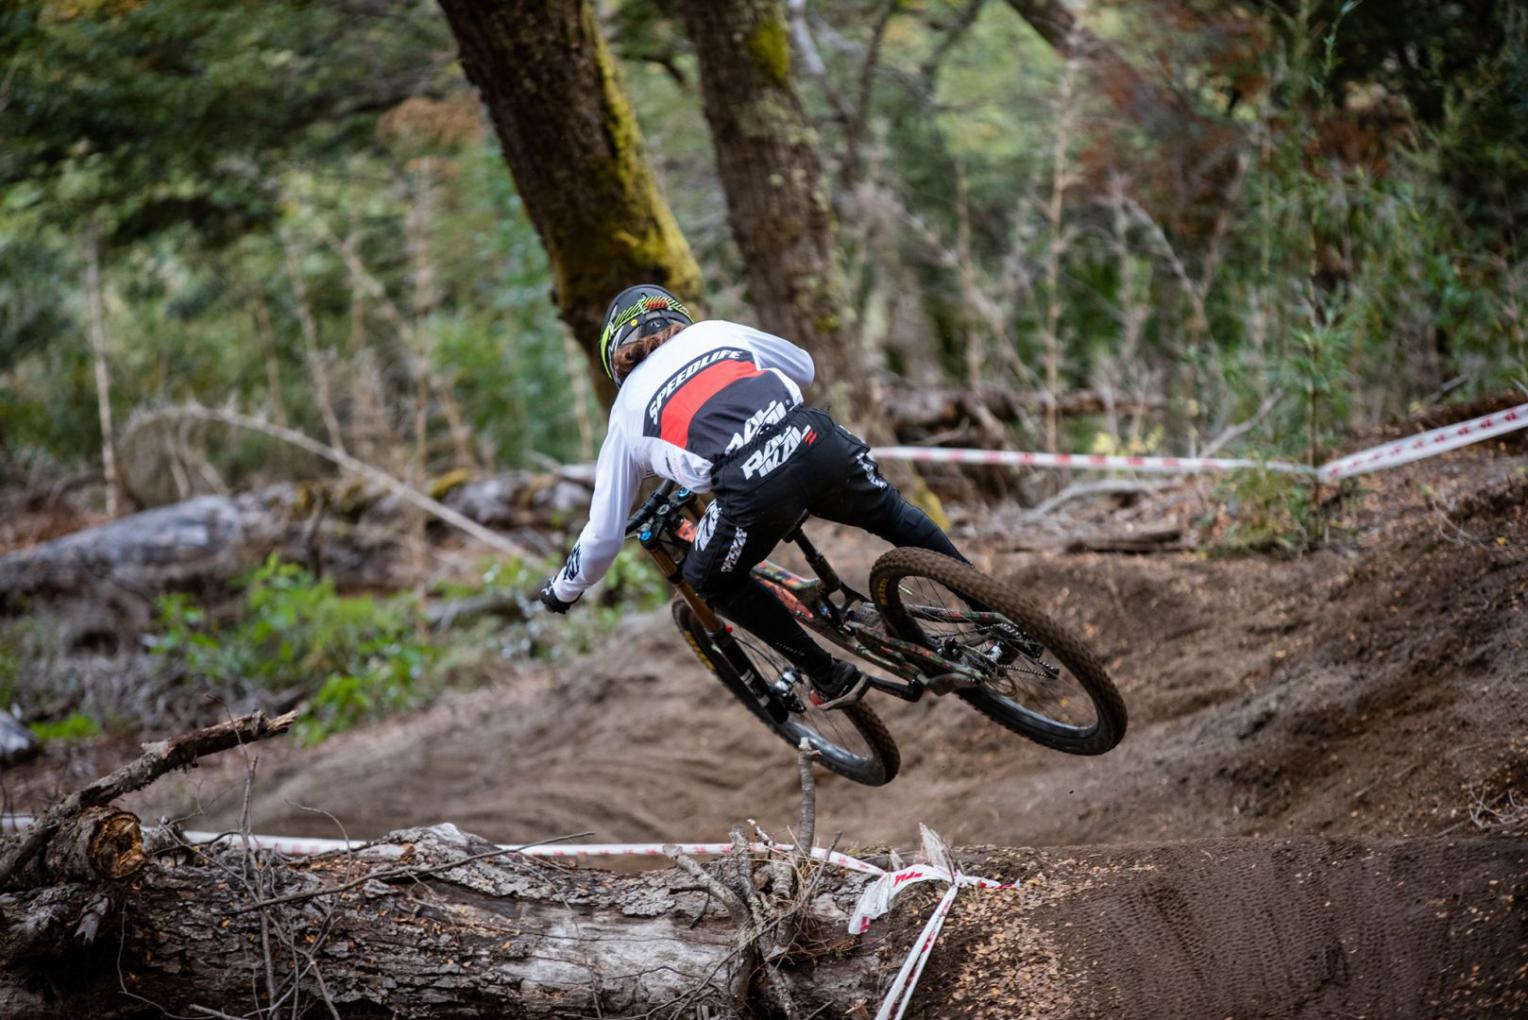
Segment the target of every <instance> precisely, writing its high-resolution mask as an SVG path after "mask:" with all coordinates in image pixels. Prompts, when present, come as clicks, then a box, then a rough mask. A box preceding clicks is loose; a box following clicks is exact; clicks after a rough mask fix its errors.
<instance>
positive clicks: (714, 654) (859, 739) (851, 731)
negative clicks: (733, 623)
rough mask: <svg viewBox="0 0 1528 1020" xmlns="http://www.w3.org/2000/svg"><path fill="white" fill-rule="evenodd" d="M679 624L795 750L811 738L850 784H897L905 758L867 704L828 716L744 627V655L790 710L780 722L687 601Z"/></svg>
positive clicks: (736, 634)
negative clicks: (785, 679) (788, 678)
mask: <svg viewBox="0 0 1528 1020" xmlns="http://www.w3.org/2000/svg"><path fill="white" fill-rule="evenodd" d="M673 612H674V623H675V624H677V625H678V627H679V632H680V633H681V634H683V635H684V637H685V640H686V641H687V642H689V645H690V648H691V649H692V650H693V651H694V652H695V655H696V657H698V658H699V659H700V661H701V663H702V664H703V665H704V666H705V667H706V668H707V669H709V670H710V671H711V672H712V673H714V674H716V677H717V679H719V680H720V681H721V682H722V685H723V686H725V687H726V688H727V690H729V691H731V692H732V695H733V696H734V697H735V698H737V699H738V700H739V701H741V702H742V703H743V704H744V705H745V706H747V708H748V710H749V711H750V712H752V713H753V715H754V718H756V719H758V720H759V721H760V722H762V723H763V724H764V725H766V726H768V727H769V728H770V729H771V730H773V731H774V732H775V733H776V734H778V735H779V737H780V738H781V739H782V740H784V741H785V742H786V743H787V744H789V745H791V747H800V746H801V738H802V737H805V738H806V739H807V740H808V741H809V742H810V744H811V746H812V747H813V748H815V749H816V750H817V751H818V753H819V754H820V755H821V757H820V759H819V760H820V761H821V762H822V764H823V765H825V766H826V767H827V768H829V769H831V770H832V771H834V772H837V773H838V774H839V775H841V776H843V777H844V778H846V779H852V780H854V781H855V782H856V783H863V784H864V785H866V786H882V785H884V784H886V783H889V782H891V781H892V779H893V778H894V777H895V776H896V774H897V770H898V769H899V768H901V767H902V756H901V755H900V754H899V753H898V751H897V745H896V743H895V742H894V741H893V740H892V739H891V733H890V732H888V731H887V729H886V726H885V724H884V723H882V722H881V720H880V717H879V716H877V715H876V714H875V712H874V711H873V710H871V708H870V707H869V706H868V705H866V704H864V703H863V702H858V703H855V704H852V705H847V706H845V707H843V708H837V709H833V710H831V711H827V712H824V711H823V710H822V709H820V708H818V707H817V706H816V705H814V704H812V701H811V699H810V698H809V697H807V691H806V690H805V689H804V688H805V685H806V681H804V680H801V681H798V682H797V683H796V684H794V685H792V686H789V687H788V689H787V684H786V683H784V682H782V680H781V678H782V677H785V676H787V675H788V674H789V675H794V674H791V673H790V664H789V663H788V662H787V661H786V660H785V658H784V657H783V656H781V655H780V653H779V652H777V651H775V650H774V649H773V648H771V647H770V646H769V645H767V644H765V643H764V640H763V639H762V638H759V637H757V636H755V635H753V634H751V633H749V632H748V631H747V630H745V629H743V628H742V627H735V628H733V631H732V637H733V640H734V641H736V642H737V645H738V651H740V652H741V653H742V656H743V657H744V658H745V659H746V660H747V662H748V664H749V665H750V666H751V667H752V668H753V670H754V672H756V673H757V674H758V675H759V676H761V677H762V678H763V679H764V682H765V683H766V684H769V685H770V686H771V687H773V688H774V689H775V690H776V697H777V700H778V701H779V703H780V705H781V706H783V708H784V709H785V711H784V712H782V713H781V714H782V715H783V716H784V719H783V720H776V719H774V718H773V717H772V716H771V715H770V713H769V711H767V710H766V709H765V708H764V707H763V706H762V705H760V704H759V703H758V701H756V700H755V699H754V696H753V694H752V692H751V691H749V689H748V687H747V685H746V684H744V682H743V679H742V677H741V676H739V675H738V670H737V667H736V666H734V665H733V663H732V662H730V661H729V660H728V657H727V656H725V655H723V654H722V653H721V651H720V650H719V649H718V648H716V646H715V643H714V642H713V641H712V639H711V636H710V635H709V634H707V633H706V631H705V628H704V627H702V626H701V625H700V624H699V622H698V621H697V620H696V619H695V614H694V613H693V612H691V611H690V607H689V605H688V604H687V603H686V602H685V601H684V600H683V599H679V600H676V601H675V602H674V604H673Z"/></svg>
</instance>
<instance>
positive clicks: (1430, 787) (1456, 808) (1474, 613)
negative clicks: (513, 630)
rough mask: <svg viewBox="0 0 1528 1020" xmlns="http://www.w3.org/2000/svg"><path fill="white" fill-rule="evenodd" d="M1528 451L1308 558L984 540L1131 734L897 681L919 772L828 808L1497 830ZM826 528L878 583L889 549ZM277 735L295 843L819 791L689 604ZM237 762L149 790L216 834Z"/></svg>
mask: <svg viewBox="0 0 1528 1020" xmlns="http://www.w3.org/2000/svg"><path fill="white" fill-rule="evenodd" d="M1522 465H1523V458H1521V457H1516V456H1514V457H1503V456H1499V455H1492V454H1491V453H1490V451H1480V452H1477V453H1476V454H1475V455H1473V456H1471V455H1467V454H1466V455H1460V456H1455V457H1452V458H1449V459H1448V460H1446V461H1435V462H1425V463H1424V464H1422V465H1417V466H1416V467H1414V468H1413V469H1412V470H1411V471H1409V472H1406V473H1404V474H1401V473H1397V474H1395V475H1389V476H1375V479H1374V480H1373V481H1370V482H1369V483H1368V489H1369V490H1370V491H1369V494H1368V495H1367V496H1366V497H1365V498H1364V499H1363V500H1360V501H1359V502H1358V504H1357V505H1356V506H1355V507H1354V509H1353V510H1351V511H1350V512H1349V518H1350V520H1349V521H1348V522H1347V525H1346V526H1348V527H1350V528H1352V529H1353V530H1352V533H1351V534H1349V535H1348V536H1347V537H1346V538H1345V539H1344V540H1343V541H1341V542H1339V543H1336V544H1334V545H1332V546H1329V547H1327V548H1325V549H1323V550H1322V551H1320V552H1318V553H1316V554H1314V555H1310V556H1306V557H1304V558H1301V559H1293V560H1289V559H1285V560H1279V559H1270V558H1265V557H1235V558H1223V559H1208V558H1201V557H1198V556H1195V555H1191V554H1170V555H1156V556H1118V555H1081V556H1078V555H1073V556H1041V555H1035V554H1008V553H1005V552H1004V551H1003V548H1002V545H1003V541H1002V539H1001V537H998V538H996V539H994V538H993V537H992V536H991V535H990V534H989V535H988V536H986V537H981V536H977V537H976V538H974V539H967V540H966V545H967V547H968V549H971V550H973V551H974V552H975V554H976V556H977V558H978V560H980V561H983V562H984V565H986V566H988V567H989V568H990V569H992V570H994V571H995V572H997V573H998V574H1000V575H1002V576H1006V577H1008V578H1010V579H1011V580H1013V581H1014V583H1016V584H1019V585H1021V586H1022V587H1025V588H1026V589H1028V590H1030V591H1031V592H1032V593H1033V594H1035V595H1036V596H1037V597H1038V598H1039V599H1040V600H1041V601H1042V602H1043V603H1045V604H1046V605H1047V607H1048V608H1049V609H1051V610H1052V611H1053V612H1055V613H1056V614H1057V615H1058V616H1060V617H1062V618H1064V619H1066V620H1068V621H1069V622H1071V623H1072V624H1073V625H1074V626H1076V627H1077V628H1078V629H1080V630H1081V631H1082V632H1083V633H1085V634H1086V635H1087V636H1088V637H1089V638H1090V639H1091V640H1092V641H1093V642H1094V643H1095V644H1096V646H1097V647H1098V649H1099V650H1100V651H1101V652H1102V654H1103V656H1104V657H1105V659H1106V660H1107V661H1108V662H1109V664H1110V667H1111V669H1112V671H1113V673H1114V674H1115V676H1116V678H1117V680H1118V682H1119V684H1120V687H1121V689H1122V691H1123V692H1124V694H1125V697H1126V700H1127V702H1128V704H1129V706H1130V711H1131V729H1130V734H1129V736H1128V737H1127V738H1126V740H1125V742H1124V743H1123V744H1122V745H1121V746H1120V747H1119V748H1118V749H1116V750H1115V751H1114V752H1111V753H1110V754H1108V755H1105V756H1103V757H1101V758H1097V759H1085V758H1073V757H1069V756H1065V755H1061V754H1057V753H1054V752H1050V751H1046V750H1044V749H1042V748H1039V747H1036V746H1033V745H1030V744H1028V743H1026V742H1024V741H1022V740H1020V739H1017V738H1015V737H1013V736H1011V735H1009V734H1007V733H1005V732H1004V731H1002V730H1000V729H999V728H997V727H996V726H993V725H991V724H989V723H987V722H986V721H985V720H983V719H982V718H980V717H979V716H977V715H976V714H975V713H972V712H971V711H970V710H969V709H966V708H965V707H964V706H963V705H961V704H960V703H959V702H957V701H955V700H954V699H928V700H926V701H925V702H923V703H921V704H918V705H902V704H899V703H894V702H892V701H891V699H883V700H882V701H881V702H879V703H878V704H877V708H878V710H879V711H881V712H882V715H883V717H884V718H885V719H886V721H887V722H888V724H889V725H890V726H891V728H892V731H893V733H895V734H896V735H897V736H898V738H899V742H900V744H901V746H902V748H903V755H904V766H903V772H902V775H901V776H900V777H899V778H898V779H897V780H896V781H895V782H894V783H892V784H891V785H889V786H888V787H885V788H883V789H879V790H866V789H862V788H859V787H856V786H854V785H852V784H850V783H847V782H845V781H842V780H839V779H837V777H831V776H830V777H827V778H825V779H824V780H823V782H822V783H821V800H822V817H823V818H824V819H825V824H827V825H828V826H831V827H832V829H841V830H843V831H844V832H845V833H846V835H847V837H848V838H850V839H852V840H855V841H858V842H861V843H866V844H868V843H891V844H896V843H899V842H901V843H905V842H907V841H909V840H910V839H912V838H914V835H915V832H916V823H917V822H919V821H923V822H926V823H928V824H930V825H931V826H933V827H934V828H935V829H937V830H938V831H940V832H941V833H943V834H944V835H945V836H946V837H947V838H948V839H949V840H950V841H951V842H952V843H987V844H997V845H1062V844H1078V843H1121V842H1131V841H1141V840H1164V839H1167V840H1171V839H1186V838H1203V837H1210V836H1233V835H1241V836H1257V835H1288V834H1296V833H1310V834H1323V835H1339V834H1340V835H1355V836H1357V835H1362V836H1371V837H1395V836H1408V835H1428V834H1437V833H1445V832H1457V831H1461V830H1464V831H1466V832H1468V831H1473V830H1474V824H1473V823H1472V820H1471V814H1470V812H1471V809H1472V808H1473V809H1474V810H1475V817H1476V818H1477V819H1479V820H1482V821H1489V820H1490V819H1491V816H1490V815H1482V814H1481V811H1482V809H1483V808H1485V809H1490V808H1502V807H1504V806H1506V805H1507V804H1508V800H1507V798H1508V796H1509V795H1510V794H1512V791H1513V790H1514V789H1515V788H1516V787H1517V786H1519V785H1520V780H1521V779H1522V778H1523V777H1524V775H1528V740H1525V737H1524V734H1525V733H1528V685H1525V684H1524V682H1523V681H1524V680H1525V679H1528V612H1525V609H1524V602H1525V596H1528V511H1525V509H1524V508H1525V504H1528V477H1525V475H1524V473H1523V470H1522ZM1423 492H1425V493H1428V495H1426V496H1425V498H1423V497H1418V495H1417V494H1418V493H1423ZM1449 507H1451V508H1452V509H1445V508H1449ZM824 530H825V529H819V531H824ZM823 537H824V539H825V544H826V545H827V547H828V549H829V551H830V554H831V555H832V556H833V557H834V558H835V560H836V561H837V562H839V563H840V564H841V565H842V566H843V567H845V568H847V572H848V573H849V574H850V576H853V575H855V574H856V573H860V572H862V571H863V570H864V569H865V567H867V566H868V563H869V561H870V559H871V558H873V556H874V555H875V553H876V552H877V551H878V549H877V548H876V547H875V546H874V545H873V544H871V543H870V542H869V541H867V540H862V539H861V538H859V537H857V536H852V535H846V534H841V533H825V534H824V535H823ZM861 576H862V574H861ZM261 753H262V765H261V781H260V784H259V790H258V791H257V795H256V798H255V802H254V814H255V818H256V820H257V822H258V824H259V826H260V827H261V828H262V829H265V830H267V831H275V832H291V833H306V834H332V833H333V832H334V825H333V823H332V822H331V821H330V820H329V819H327V818H325V817H323V816H322V815H320V814H315V813H314V812H313V811H311V810H307V809H309V808H312V809H319V810H322V811H326V812H330V813H332V814H333V815H335V816H336V817H338V818H339V819H341V820H342V821H343V822H344V823H345V825H346V826H347V827H348V828H349V830H350V832H351V833H352V834H357V833H359V834H374V833H380V832H382V831H385V830H386V829H389V828H393V827H397V826H402V825H411V824H419V823H429V822H434V821H439V820H442V819H449V820H451V821H454V822H456V823H457V824H458V825H460V826H462V827H463V828H465V829H468V830H469V831H474V832H478V833H480V834H482V835H485V836H488V837H490V838H495V839H502V840H513V839H522V838H539V837H544V836H546V835H549V834H555V833H561V832H572V831H582V830H585V829H593V830H596V831H597V832H598V833H599V838H600V839H605V840H648V839H665V838H667V839H672V838H686V839H691V838H707V837H711V836H716V835H719V834H721V833H724V832H725V831H726V828H727V826H728V825H730V824H732V823H733V822H735V821H737V820H740V819H742V818H747V817H756V818H759V819H761V820H769V821H772V822H774V823H775V824H777V825H781V824H784V822H785V821H787V820H788V819H789V818H790V817H791V816H792V813H793V811H794V803H795V796H796V793H795V779H794V771H793V769H792V768H791V760H790V756H789V753H788V751H787V750H786V749H785V748H784V746H783V745H782V744H780V743H779V742H778V741H777V740H776V739H775V738H774V737H773V736H771V735H770V734H768V733H766V732H765V731H764V730H763V729H762V728H760V727H758V726H757V725H756V724H755V723H753V722H752V721H751V719H750V718H749V717H748V716H747V715H746V714H745V713H744V712H743V711H742V710H741V709H740V708H739V707H738V706H737V705H735V704H734V703H733V702H732V701H731V700H730V699H729V697H728V696H727V695H726V693H725V692H724V691H723V690H722V689H721V688H720V687H719V685H717V684H716V683H715V682H714V681H711V680H710V679H709V676H708V674H706V673H705V672H704V671H703V670H702V668H701V667H700V665H699V664H698V663H697V662H696V661H695V660H694V659H693V658H692V657H691V655H690V653H689V651H688V650H687V649H686V647H685V646H684V645H683V644H682V643H681V642H680V640H679V639H678V636H677V634H676V633H675V632H674V630H673V628H672V624H671V622H670V621H669V619H668V614H667V612H666V611H663V612H658V613H654V614H651V615H649V616H646V617H642V618H636V619H631V620H628V621H626V622H625V623H624V624H623V625H622V626H621V628H620V629H619V630H618V631H617V632H615V633H614V634H613V635H612V636H611V637H610V639H609V640H608V641H607V643H606V645H605V647H604V648H603V649H601V650H599V651H597V652H596V653H594V654H592V655H590V656H587V657H585V658H583V659H581V660H578V661H576V662H574V663H571V664H569V665H567V666H563V667H560V668H551V667H541V668H528V669H526V670H524V671H523V672H522V675H520V676H519V677H518V678H517V679H515V680H513V681H512V682H507V683H503V684H499V685H495V686H493V687H491V688H489V689H484V690H479V691H475V692H471V693H466V694H456V695H452V696H449V697H447V698H444V699H442V701H441V702H440V703H438V704H437V705H435V706H434V707H432V708H431V709H429V710H427V711H424V712H422V713H419V714H417V715H414V716H412V717H408V718H404V719H398V720H394V721H391V722H388V723H385V724H382V725H380V726H377V727H373V728H370V729H367V730H365V731H360V732H353V733H349V734H343V735H341V736H339V737H336V738H332V739H331V740H329V741H328V742H327V743H325V744H324V745H322V746H321V747H319V748H317V749H313V750H299V749H294V748H291V747H283V748H267V749H264V750H262V752H261ZM236 772H237V773H238V774H242V770H236V769H232V768H228V769H222V770H220V769H210V770H203V771H202V772H200V773H193V774H191V775H189V776H187V777H185V778H182V779H180V780H178V781H177V782H176V783H174V784H172V783H171V782H169V781H165V782H161V784H160V785H159V786H158V787H156V788H155V790H154V791H153V792H152V798H153V799H152V803H151V804H146V805H144V806H145V807H146V808H151V809H152V810H154V811H155V812H156V813H158V812H164V813H181V812H184V811H187V810H192V809H194V808H195V806H196V804H197V802H200V805H201V807H202V809H203V810H204V811H205V813H206V815H207V818H206V820H205V821H202V822H198V823H197V824H198V825H199V826H200V827H211V828H220V827H223V826H226V825H228V824H230V823H231V822H232V821H233V820H234V818H235V817H236V814H237V811H238V807H239V803H238V801H239V788H238V787H239V783H238V782H237V781H236V779H235V774H236ZM1519 803H1520V802H1519Z"/></svg>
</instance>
